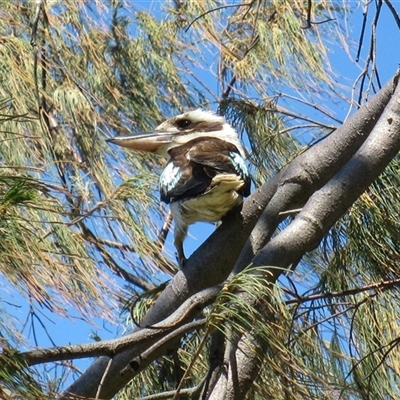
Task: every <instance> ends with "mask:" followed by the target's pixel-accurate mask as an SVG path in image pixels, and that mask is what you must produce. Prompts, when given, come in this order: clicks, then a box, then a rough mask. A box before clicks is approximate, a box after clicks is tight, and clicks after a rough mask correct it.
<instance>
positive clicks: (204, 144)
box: [108, 110, 250, 266]
mask: <svg viewBox="0 0 400 400" xmlns="http://www.w3.org/2000/svg"><path fill="white" fill-rule="evenodd" d="M108 141H109V142H111V143H114V144H117V145H119V146H123V147H128V148H130V149H134V150H142V151H147V152H151V153H156V154H159V155H161V156H163V157H165V158H167V159H168V161H167V165H166V167H165V169H164V170H163V172H162V174H161V176H160V192H161V200H162V201H163V202H165V203H167V204H170V208H171V213H172V216H173V218H174V220H175V231H174V244H175V247H176V249H177V253H178V254H177V255H178V260H179V263H180V265H181V266H183V263H184V261H185V255H184V251H183V241H184V239H185V237H186V235H187V231H188V226H189V225H190V224H193V223H195V222H198V221H204V222H218V221H220V220H221V219H222V218H223V217H224V216H225V215H226V214H227V213H228V212H229V211H230V210H232V209H233V208H235V207H236V206H238V205H239V204H240V203H241V202H242V201H243V197H246V196H248V195H249V194H250V175H249V172H248V170H247V167H246V163H245V158H246V154H245V150H244V148H243V146H242V144H241V142H240V140H239V137H238V134H237V132H236V131H235V130H234V129H233V128H232V127H231V126H230V125H229V124H228V123H227V122H226V121H225V119H224V118H223V117H220V116H217V115H215V114H213V113H212V112H207V111H202V110H195V111H190V112H187V113H184V114H181V115H178V116H176V117H173V118H170V119H168V120H166V121H165V122H163V123H162V124H161V125H159V126H157V128H156V129H155V130H154V132H148V133H141V134H135V135H131V136H117V137H114V138H112V139H108Z"/></svg>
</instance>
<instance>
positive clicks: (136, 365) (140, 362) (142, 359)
mask: <svg viewBox="0 0 400 400" xmlns="http://www.w3.org/2000/svg"><path fill="white" fill-rule="evenodd" d="M206 322H207V318H202V319H199V320H197V321H192V322H189V323H187V324H185V325H182V326H180V327H179V328H177V329H175V330H174V331H172V332H170V333H168V334H166V335H165V332H164V336H163V337H162V338H161V339H160V340H159V341H158V342H156V343H154V344H153V345H152V346H150V347H149V348H148V349H147V350H146V351H144V352H143V353H142V354H140V355H139V356H138V357H136V358H134V359H133V360H132V361H130V362H129V364H128V365H127V366H126V367H125V368H123V369H122V370H121V371H120V375H121V376H123V375H125V374H127V373H129V372H131V371H134V372H139V371H142V370H143V369H144V368H145V367H146V366H147V365H148V363H149V362H150V361H151V359H152V356H153V353H154V352H155V351H156V350H159V349H160V348H161V347H162V346H164V345H166V344H167V343H168V342H170V341H171V340H174V339H176V338H178V337H180V336H182V335H184V334H185V333H188V332H190V331H193V330H196V329H199V328H201V327H203V326H204V325H205V324H206Z"/></svg>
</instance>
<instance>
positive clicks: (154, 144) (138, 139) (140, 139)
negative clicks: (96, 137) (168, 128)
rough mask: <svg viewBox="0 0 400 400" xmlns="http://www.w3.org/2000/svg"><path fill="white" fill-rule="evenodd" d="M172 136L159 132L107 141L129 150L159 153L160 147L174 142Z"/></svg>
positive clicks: (119, 137) (114, 138)
mask: <svg viewBox="0 0 400 400" xmlns="http://www.w3.org/2000/svg"><path fill="white" fill-rule="evenodd" d="M172 136H173V135H171V133H169V132H162V131H157V132H144V133H139V134H137V135H130V136H116V137H113V138H110V139H106V141H107V142H109V143H114V144H116V145H118V146H122V147H127V148H129V149H134V150H141V151H147V152H150V153H157V152H158V149H159V148H160V147H163V145H166V144H169V143H171V142H172Z"/></svg>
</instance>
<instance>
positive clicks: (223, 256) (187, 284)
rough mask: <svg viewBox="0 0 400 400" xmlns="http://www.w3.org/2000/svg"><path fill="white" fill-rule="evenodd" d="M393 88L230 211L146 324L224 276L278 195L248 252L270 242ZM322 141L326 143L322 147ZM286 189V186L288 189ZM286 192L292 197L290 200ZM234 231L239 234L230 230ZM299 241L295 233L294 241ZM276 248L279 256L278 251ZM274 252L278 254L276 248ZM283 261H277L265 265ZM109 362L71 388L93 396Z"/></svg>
mask: <svg viewBox="0 0 400 400" xmlns="http://www.w3.org/2000/svg"><path fill="white" fill-rule="evenodd" d="M393 87H394V86H393V81H391V82H390V83H389V84H387V85H386V86H385V87H384V88H383V89H382V90H381V91H380V92H379V93H378V94H377V95H376V96H374V97H373V98H372V99H371V101H370V102H369V103H368V104H366V105H364V106H363V107H361V108H360V110H358V112H357V114H356V115H355V116H354V117H353V118H351V120H349V121H347V122H346V123H345V124H344V125H343V127H341V129H338V130H336V131H335V132H333V133H332V134H331V135H330V136H329V137H328V138H327V139H325V140H324V141H323V142H320V143H318V144H317V145H316V146H314V147H313V148H311V149H310V150H309V151H307V152H306V153H304V155H303V156H300V157H298V158H297V159H296V160H294V162H293V163H292V164H291V165H290V166H289V168H287V169H286V170H284V171H282V172H281V173H279V174H277V175H276V176H275V177H274V178H272V179H271V180H270V181H269V182H267V183H266V184H264V185H263V186H261V187H260V188H259V189H257V190H256V191H255V192H254V193H253V194H252V195H251V196H250V197H249V199H248V200H247V201H246V202H245V203H244V205H243V209H242V212H241V213H233V214H232V215H230V216H229V218H227V219H226V221H224V223H223V224H222V225H221V226H220V227H219V228H218V230H217V231H216V232H215V233H214V234H213V235H211V236H210V238H209V239H208V240H207V241H206V242H205V243H204V244H203V245H202V246H201V247H200V248H199V249H198V250H197V251H196V252H195V253H194V254H193V255H192V257H190V258H189V260H188V261H187V264H186V265H185V269H184V270H183V271H180V272H178V273H177V274H176V275H175V277H174V279H173V280H172V282H171V283H170V285H168V286H167V287H166V289H165V290H164V292H163V293H162V294H161V295H160V297H159V298H158V300H157V302H156V303H155V304H154V306H153V307H152V308H151V309H150V310H149V312H148V313H147V315H146V316H145V318H144V320H143V321H142V323H143V324H144V325H148V324H155V323H157V322H158V321H160V320H162V319H164V318H166V316H168V315H169V314H171V313H172V312H173V311H174V310H175V309H176V308H177V307H179V306H180V305H181V304H182V303H183V302H184V301H185V299H187V298H188V297H190V296H191V295H193V293H196V292H198V291H200V290H202V289H204V288H206V287H209V286H213V285H215V284H218V283H220V282H222V281H223V280H224V279H226V277H227V276H228V274H229V273H230V272H231V270H232V266H233V265H234V264H235V262H236V261H237V259H238V257H239V254H240V252H241V249H242V247H243V245H244V243H245V241H246V240H247V238H248V237H249V235H250V233H251V231H252V229H253V227H254V225H255V223H256V222H257V220H258V218H259V216H260V215H261V214H262V212H263V210H264V209H265V207H266V205H267V204H268V203H269V202H270V200H271V199H272V198H274V201H273V202H272V205H270V206H268V208H267V209H266V211H265V213H264V215H263V222H262V223H261V225H263V226H264V229H266V233H264V232H263V230H262V229H261V226H260V225H259V226H258V228H257V230H256V231H255V232H254V233H253V234H252V242H251V243H250V250H251V251H250V254H254V253H256V251H257V249H258V248H262V246H263V243H265V242H266V240H265V238H269V237H270V236H271V234H272V231H273V230H274V229H275V226H276V224H277V223H278V221H279V216H278V215H279V212H280V211H283V210H286V209H288V208H293V206H292V205H294V204H295V203H296V204H304V202H305V201H307V199H308V198H309V197H310V195H311V194H312V193H313V192H314V191H315V190H317V189H319V188H320V187H322V186H323V185H324V184H325V183H326V182H327V181H329V179H331V178H332V176H333V175H334V174H335V173H337V172H338V171H339V170H340V169H341V168H342V167H343V165H344V164H345V163H346V162H347V161H348V160H349V159H350V158H351V157H352V155H353V154H354V153H355V152H356V151H357V149H358V148H359V147H360V145H361V144H362V143H363V141H364V140H365V139H366V137H367V136H368V134H369V132H370V131H371V130H372V127H373V126H374V124H375V122H376V120H377V119H378V118H379V117H380V115H381V114H382V112H383V110H384V108H385V106H386V105H387V103H388V102H389V100H390V98H391V96H392V94H393ZM324 143H325V145H323V144H324ZM306 155H307V156H306ZM321 166H326V167H325V169H324V172H323V173H322V174H321V173H320V172H319V167H321ZM357 179H358V178H357ZM357 179H356V180H357ZM284 187H286V189H285V190H284ZM287 187H291V190H292V192H290V193H289V192H288V191H286V190H288V189H287ZM285 196H289V200H288V199H287V198H286V197H285ZM291 206H292V207H291ZM344 210H345V209H344ZM344 210H343V211H344ZM266 221H270V222H271V226H266V225H265V223H266ZM232 232H234V233H235V234H232ZM285 232H286V231H285ZM297 234H298V233H297ZM300 235H302V232H300ZM260 236H262V237H263V239H262V240H260ZM296 241H297V237H296V240H294V242H296ZM271 243H273V242H271ZM274 243H275V242H274ZM316 244H317V243H316V242H314V243H313V246H314V247H315V245H316ZM221 249H224V251H221ZM285 251H286V250H285ZM275 252H276V254H278V253H279V249H277V250H275ZM271 254H274V252H272V253H271ZM295 255H296V256H297V257H300V256H301V253H300V252H297V253H295ZM287 257H288V255H286V258H284V259H283V261H284V263H285V265H287V261H288V260H287ZM247 258H248V257H247ZM250 259H251V258H250ZM267 259H268V258H265V253H264V249H263V251H262V252H261V253H260V258H259V261H263V262H264V261H265V260H267ZM246 262H247V261H246V258H244V257H241V261H240V265H242V266H243V265H245V264H246ZM281 264H282V263H281V262H279V263H272V264H264V265H281ZM138 350H140V349H137V348H136V349H132V350H127V351H125V352H123V353H120V354H118V355H117V356H115V357H114V359H113V365H112V367H111V370H110V372H109V374H108V378H107V379H106V382H105V384H104V388H103V391H102V393H101V397H102V398H104V399H110V398H111V397H112V396H113V395H115V393H117V392H118V390H120V389H121V388H122V387H123V386H124V385H125V384H126V383H127V382H128V381H129V380H130V379H131V378H132V377H133V376H134V373H133V372H132V373H131V374H125V375H124V376H120V375H119V374H118V372H119V371H120V370H121V368H123V367H124V366H125V365H127V364H128V363H129V361H130V360H132V359H134V358H135V357H137V356H138V355H139V354H140V352H138ZM107 363H108V358H107V357H102V358H100V359H99V360H97V361H96V362H95V363H94V364H93V365H92V366H91V367H90V368H89V369H88V370H87V371H86V372H85V373H84V374H83V375H82V376H81V377H80V378H79V379H78V380H77V381H76V382H75V383H74V384H72V385H71V387H70V388H69V389H68V392H69V393H74V394H76V395H77V396H86V397H90V396H92V397H93V396H94V395H95V394H96V390H97V386H98V383H99V381H100V379H101V377H102V375H103V372H104V370H105V368H106V366H107ZM64 398H66V397H64Z"/></svg>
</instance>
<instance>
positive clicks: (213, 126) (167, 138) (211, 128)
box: [108, 110, 245, 158]
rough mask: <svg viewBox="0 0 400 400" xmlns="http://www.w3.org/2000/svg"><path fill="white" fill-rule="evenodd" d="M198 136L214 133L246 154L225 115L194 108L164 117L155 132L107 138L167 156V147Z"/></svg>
mask: <svg viewBox="0 0 400 400" xmlns="http://www.w3.org/2000/svg"><path fill="white" fill-rule="evenodd" d="M199 137H204V138H207V137H214V138H218V139H221V140H224V141H226V142H229V143H232V144H234V145H235V146H236V147H237V149H238V150H239V151H240V153H241V154H242V156H243V157H245V150H244V149H243V146H242V144H241V143H240V140H239V136H238V134H237V132H236V131H235V129H233V128H232V126H230V125H229V124H228V123H227V122H226V121H225V118H224V117H221V116H218V115H216V114H214V113H213V112H210V111H203V110H194V111H189V112H186V113H184V114H180V115H177V116H175V117H172V118H170V119H167V120H166V121H164V122H163V123H162V124H160V125H159V126H157V128H156V129H155V130H154V132H148V133H142V134H137V135H132V136H117V137H115V138H112V139H108V141H109V142H111V143H114V144H117V145H119V146H123V147H128V148H131V149H135V150H142V151H148V152H151V153H156V154H159V155H161V156H163V157H166V158H167V157H168V150H170V149H172V148H174V147H177V146H180V145H182V144H185V143H188V142H190V141H191V140H193V139H197V138H199Z"/></svg>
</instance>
